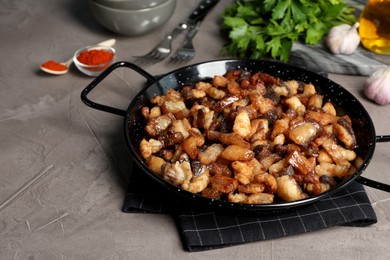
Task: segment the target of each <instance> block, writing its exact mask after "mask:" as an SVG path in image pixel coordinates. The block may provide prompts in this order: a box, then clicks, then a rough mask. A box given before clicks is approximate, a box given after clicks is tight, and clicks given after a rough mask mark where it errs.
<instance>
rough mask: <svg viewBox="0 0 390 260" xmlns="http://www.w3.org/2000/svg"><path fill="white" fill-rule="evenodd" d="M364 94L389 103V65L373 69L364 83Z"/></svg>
mask: <svg viewBox="0 0 390 260" xmlns="http://www.w3.org/2000/svg"><path fill="white" fill-rule="evenodd" d="M364 94H366V96H367V97H368V98H369V99H371V100H373V101H375V102H376V103H378V104H379V105H386V104H389V103H390V66H388V67H386V68H382V69H379V70H377V71H375V72H374V73H373V74H372V75H371V76H370V77H369V78H368V79H367V80H366V83H365V85H364Z"/></svg>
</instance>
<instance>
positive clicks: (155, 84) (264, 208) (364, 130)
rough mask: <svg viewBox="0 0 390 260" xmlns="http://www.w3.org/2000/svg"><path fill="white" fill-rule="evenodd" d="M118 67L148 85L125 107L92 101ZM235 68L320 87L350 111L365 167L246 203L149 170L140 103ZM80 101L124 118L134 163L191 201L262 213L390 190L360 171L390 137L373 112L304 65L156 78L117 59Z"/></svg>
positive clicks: (236, 64)
mask: <svg viewBox="0 0 390 260" xmlns="http://www.w3.org/2000/svg"><path fill="white" fill-rule="evenodd" d="M120 67H127V68H130V69H132V70H134V71H136V72H137V73H139V74H140V75H142V76H143V77H145V78H146V80H147V86H146V87H145V88H144V89H142V90H141V91H140V92H139V93H138V94H137V95H136V96H135V97H134V99H133V100H132V101H131V103H130V105H129V106H128V108H127V110H121V109H117V108H113V107H110V106H106V105H102V104H98V103H95V102H93V101H91V100H90V99H88V97H87V95H88V93H90V91H92V89H93V88H95V87H96V86H97V85H98V84H99V83H100V82H101V81H102V80H103V79H104V78H105V77H107V76H108V75H109V74H110V73H111V72H112V71H113V70H115V69H117V68H120ZM232 69H245V70H248V71H249V72H264V73H268V74H270V75H273V76H276V77H279V78H281V79H283V80H298V81H303V82H305V83H312V84H313V85H314V86H316V88H317V91H318V93H320V94H321V95H323V96H324V98H325V100H330V101H331V102H332V103H333V104H334V105H335V107H336V109H337V110H338V113H339V114H343V113H346V114H348V115H349V116H350V118H351V119H352V121H353V126H354V128H355V133H356V139H357V143H358V148H357V149H356V153H357V154H358V155H360V156H361V157H362V158H363V160H364V163H363V164H362V166H361V167H360V168H359V169H358V170H357V171H356V172H355V173H354V174H353V175H351V176H350V177H349V178H348V179H346V180H344V181H342V182H341V183H339V184H338V185H337V186H335V187H334V188H332V189H331V190H329V191H328V192H325V193H322V194H320V195H317V196H311V197H308V198H306V199H302V200H298V201H293V202H283V203H275V204H266V205H248V204H240V203H231V202H226V201H220V200H211V199H209V198H205V197H202V196H200V195H195V194H192V193H190V192H187V191H185V190H182V189H180V188H178V187H177V186H175V185H173V184H171V183H169V182H167V181H165V180H163V179H162V178H160V177H158V176H157V175H155V174H154V173H153V172H151V171H150V170H149V169H148V167H147V166H146V164H145V163H144V161H143V159H142V157H141V155H140V152H139V149H138V147H139V142H140V141H141V139H142V137H143V133H144V126H145V122H144V118H143V117H142V115H141V113H140V109H141V107H143V106H145V105H146V104H148V102H149V100H150V99H151V98H152V97H154V96H156V95H163V94H165V93H166V92H167V91H168V89H170V88H175V89H177V88H180V87H181V86H183V85H184V84H186V85H192V84H195V83H197V82H199V81H200V80H207V79H210V78H212V77H213V76H214V75H223V74H225V73H226V72H228V71H230V70H232ZM81 99H82V101H83V102H84V103H85V104H86V105H88V106H90V107H92V108H95V109H98V110H102V111H105V112H109V113H112V114H116V115H120V116H123V117H124V136H125V139H126V143H127V146H128V148H129V150H130V153H131V155H132V157H133V158H134V161H135V162H136V163H137V164H138V166H139V167H140V168H141V169H142V170H143V172H144V173H145V174H146V175H148V176H149V177H151V178H152V179H154V180H155V181H156V182H158V183H160V184H161V185H163V186H164V187H166V188H167V189H168V190H170V191H173V192H175V193H176V194H179V195H181V196H183V197H184V198H187V199H190V200H192V201H194V202H196V203H200V204H202V205H207V206H210V207H212V208H215V209H221V208H222V209H228V210H230V209H231V210H239V211H241V212H242V211H247V212H260V213H262V212H264V213H265V212H276V211H280V210H286V209H291V208H295V207H299V206H303V205H307V204H310V203H313V202H315V201H318V200H321V199H322V198H324V197H326V196H328V195H330V194H332V193H335V192H337V191H339V190H341V189H343V188H344V187H346V186H347V185H350V184H351V182H353V181H354V180H356V181H358V182H360V183H362V184H364V185H367V186H370V187H374V188H377V189H380V190H383V191H387V192H389V191H390V185H388V184H383V183H380V182H376V181H373V180H370V179H367V178H365V177H362V176H361V174H362V172H363V171H364V169H365V168H366V167H367V165H368V164H369V163H370V161H371V158H372V156H373V154H374V150H375V145H376V143H377V142H387V141H390V136H388V135H386V136H376V134H375V128H374V125H373V123H372V120H371V118H370V116H369V114H368V113H367V111H366V110H365V108H364V107H363V106H362V104H361V103H360V102H359V101H358V100H357V99H356V98H355V97H354V96H353V95H352V94H351V93H349V92H348V91H347V90H346V89H344V88H343V87H341V86H340V85H338V84H337V83H335V82H333V81H331V80H329V79H327V78H325V77H322V76H320V75H318V74H316V73H313V72H310V71H307V70H304V69H301V68H297V67H293V66H290V65H286V64H284V63H278V62H271V61H261V60H242V59H238V60H235V59H233V60H217V61H210V62H203V63H199V64H194V65H190V66H186V67H182V68H180V69H177V70H174V71H172V72H169V73H167V74H166V75H164V76H162V77H159V78H156V77H154V76H152V75H150V74H149V73H148V72H146V71H145V70H143V69H141V68H140V67H138V66H137V65H134V64H132V63H129V62H117V63H114V64H113V65H111V66H110V67H109V68H107V69H106V70H105V71H103V72H102V73H101V74H100V75H99V76H98V77H97V78H95V79H94V80H93V81H92V82H91V83H90V84H89V85H88V86H87V87H86V88H85V89H84V90H83V92H82V93H81Z"/></svg>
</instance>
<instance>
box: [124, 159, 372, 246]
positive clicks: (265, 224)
mask: <svg viewBox="0 0 390 260" xmlns="http://www.w3.org/2000/svg"><path fill="white" fill-rule="evenodd" d="M134 167H136V166H134ZM175 202H176V203H175ZM123 211H124V212H126V213H135V212H138V213H141V212H142V213H165V214H171V215H172V216H173V217H174V218H175V219H176V222H177V224H178V227H179V231H180V236H181V238H182V241H183V244H184V247H185V249H186V250H188V251H203V250H210V249H216V248H221V247H226V246H232V245H238V244H243V243H249V242H254V241H261V240H266V239H273V238H278V237H285V236H291V235H296V234H300V233H306V232H311V231H315V230H319V229H323V228H327V227H332V226H340V225H344V226H359V227H363V226H368V225H372V224H374V223H376V222H377V219H376V215H375V212H374V210H373V208H372V206H371V204H370V201H369V199H368V197H367V194H366V192H365V190H364V188H363V186H362V185H361V184H359V183H357V182H353V183H352V184H351V185H349V186H348V187H347V188H345V189H343V190H341V191H339V192H338V193H336V194H334V195H332V196H330V197H327V198H325V199H322V200H321V201H318V202H316V203H314V204H311V205H309V206H305V207H303V208H300V209H298V210H295V211H288V212H284V213H278V214H273V215H266V216H258V217H257V216H256V217H254V216H234V215H232V214H223V213H221V212H215V211H210V210H209V209H208V210H207V209H202V208H199V207H193V206H191V205H189V204H188V203H185V202H184V203H183V201H178V197H177V196H175V195H174V194H173V193H172V192H168V191H167V190H165V189H164V187H162V186H161V185H159V184H157V183H156V182H155V181H153V180H152V179H151V178H149V177H148V176H145V174H143V172H141V170H140V169H138V168H135V169H134V170H133V173H132V178H131V181H130V185H129V188H128V192H127V194H126V197H125V200H124V205H123Z"/></svg>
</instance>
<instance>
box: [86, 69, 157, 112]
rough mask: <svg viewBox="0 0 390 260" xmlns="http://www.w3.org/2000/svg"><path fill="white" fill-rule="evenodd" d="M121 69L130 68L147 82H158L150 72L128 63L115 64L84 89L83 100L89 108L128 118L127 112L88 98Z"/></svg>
mask: <svg viewBox="0 0 390 260" xmlns="http://www.w3.org/2000/svg"><path fill="white" fill-rule="evenodd" d="M120 67H127V68H130V69H132V70H134V71H136V72H138V73H139V74H140V75H142V76H143V77H145V78H146V79H147V82H148V83H150V82H154V81H156V78H155V77H153V76H152V75H150V74H149V73H148V72H146V71H145V70H143V69H142V68H141V67H139V66H137V65H135V64H133V63H130V62H127V61H118V62H115V63H113V64H112V65H111V66H109V67H108V68H107V69H105V70H104V71H103V72H102V73H101V74H100V75H99V76H97V77H96V78H95V79H94V80H93V81H92V82H91V83H89V84H88V86H86V87H85V88H84V90H83V91H82V92H81V100H82V101H83V102H84V104H86V105H87V106H90V107H92V108H94V109H97V110H101V111H105V112H108V113H111V114H115V115H119V116H126V111H125V110H122V109H118V108H114V107H110V106H107V105H103V104H99V103H96V102H93V101H92V100H90V99H89V98H88V94H89V93H90V92H91V91H92V89H94V88H95V87H96V86H97V85H98V84H99V83H100V82H101V81H102V80H103V79H104V78H105V77H107V76H108V75H109V74H110V73H111V72H112V71H113V70H115V69H117V68H120Z"/></svg>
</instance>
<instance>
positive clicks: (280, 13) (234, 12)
mask: <svg viewBox="0 0 390 260" xmlns="http://www.w3.org/2000/svg"><path fill="white" fill-rule="evenodd" d="M222 18H223V26H222V28H223V29H225V30H227V32H228V34H229V42H228V45H226V46H225V47H224V48H223V49H222V53H223V54H231V55H233V56H235V57H240V58H248V57H250V58H254V59H258V58H261V57H263V56H267V55H268V56H271V57H272V58H274V59H279V60H282V61H285V62H286V61H288V58H289V54H290V50H291V47H292V45H293V43H294V42H297V41H304V42H305V43H306V44H316V43H318V42H320V41H321V39H322V38H323V37H324V36H325V35H326V34H327V32H328V31H329V30H330V28H332V27H333V26H335V25H338V24H343V23H346V24H353V23H354V22H355V21H356V18H355V16H354V15H353V9H352V8H350V7H348V6H347V5H346V4H345V3H344V1H343V0H237V1H235V2H234V3H233V4H232V6H230V7H227V8H226V9H225V10H224V12H223V14H222Z"/></svg>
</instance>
